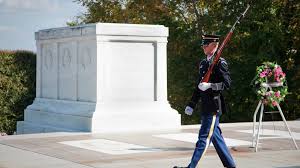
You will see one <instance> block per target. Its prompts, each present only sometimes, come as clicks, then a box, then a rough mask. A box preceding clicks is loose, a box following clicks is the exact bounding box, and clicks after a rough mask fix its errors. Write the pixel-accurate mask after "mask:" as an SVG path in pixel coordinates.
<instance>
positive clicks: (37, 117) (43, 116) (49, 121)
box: [24, 109, 92, 132]
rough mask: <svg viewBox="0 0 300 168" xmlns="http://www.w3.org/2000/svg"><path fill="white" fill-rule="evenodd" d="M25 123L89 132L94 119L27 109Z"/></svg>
mask: <svg viewBox="0 0 300 168" xmlns="http://www.w3.org/2000/svg"><path fill="white" fill-rule="evenodd" d="M24 121H26V122H30V123H33V124H37V125H42V126H43V125H48V126H53V127H55V128H64V129H67V130H76V131H83V132H89V131H91V122H92V118H91V117H87V116H81V115H74V114H65V113H56V112H47V111H37V110H32V109H26V110H25V113H24Z"/></svg>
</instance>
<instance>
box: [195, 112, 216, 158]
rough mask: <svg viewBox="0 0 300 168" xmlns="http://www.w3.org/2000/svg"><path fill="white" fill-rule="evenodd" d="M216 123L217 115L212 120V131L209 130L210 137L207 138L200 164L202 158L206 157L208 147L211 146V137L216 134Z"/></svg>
mask: <svg viewBox="0 0 300 168" xmlns="http://www.w3.org/2000/svg"><path fill="white" fill-rule="evenodd" d="M215 122H216V115H213V119H212V122H211V126H210V129H209V133H208V136H207V138H206V145H205V149H204V151H203V153H202V155H201V157H200V159H199V162H200V161H201V159H202V157H203V156H204V154H205V152H206V150H207V148H208V146H209V142H210V139H211V136H212V135H213V133H214V128H215Z"/></svg>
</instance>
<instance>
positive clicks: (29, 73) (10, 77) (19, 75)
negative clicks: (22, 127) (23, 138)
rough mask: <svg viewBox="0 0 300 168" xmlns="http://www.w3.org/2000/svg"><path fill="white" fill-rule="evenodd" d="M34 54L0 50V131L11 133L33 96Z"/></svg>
mask: <svg viewBox="0 0 300 168" xmlns="http://www.w3.org/2000/svg"><path fill="white" fill-rule="evenodd" d="M35 68H36V55H35V54H34V53H32V52H29V51H3V50H0V133H1V132H5V133H7V134H13V133H14V132H15V130H16V125H17V121H21V120H23V112H24V109H25V108H26V107H27V106H28V105H29V104H31V103H32V101H33V99H34V97H35V72H36V71H35Z"/></svg>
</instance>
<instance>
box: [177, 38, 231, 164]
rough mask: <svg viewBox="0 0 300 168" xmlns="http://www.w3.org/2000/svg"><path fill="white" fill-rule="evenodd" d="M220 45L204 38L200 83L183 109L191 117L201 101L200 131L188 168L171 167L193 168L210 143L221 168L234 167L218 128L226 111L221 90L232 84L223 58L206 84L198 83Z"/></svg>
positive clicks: (213, 40) (212, 39)
mask: <svg viewBox="0 0 300 168" xmlns="http://www.w3.org/2000/svg"><path fill="white" fill-rule="evenodd" d="M218 45H219V36H216V35H203V36H202V48H203V51H204V53H205V55H206V58H205V59H203V60H202V61H201V62H200V65H199V80H198V82H197V86H196V88H195V90H194V93H193V96H192V98H191V101H190V102H189V103H188V105H187V106H186V108H185V113H186V114H187V115H192V113H193V110H194V108H195V106H196V104H197V103H198V101H199V99H200V98H201V103H202V106H201V107H202V108H201V110H202V113H201V128H200V131H199V135H198V141H197V143H196V148H195V150H194V154H193V156H192V159H191V162H190V164H189V165H188V167H177V166H175V167H174V168H195V167H196V166H197V164H198V162H199V161H201V159H203V156H204V154H205V152H206V150H207V148H208V146H209V144H210V143H211V142H212V143H213V145H214V147H215V149H216V151H217V153H218V155H219V157H220V159H221V161H222V163H223V165H224V167H227V168H235V167H236V166H235V163H234V160H233V158H232V156H231V154H230V152H229V149H228V147H227V146H226V144H225V141H224V139H223V136H222V131H221V128H220V127H219V118H220V116H221V114H222V113H224V112H225V104H224V98H223V96H222V91H223V90H224V89H228V88H229V86H230V83H231V79H230V76H229V71H228V65H227V63H226V61H225V59H224V58H220V60H219V62H218V64H217V65H216V66H215V67H214V69H213V72H212V74H211V77H210V81H209V83H205V82H201V80H202V78H203V77H204V75H205V73H206V72H207V70H208V67H209V65H210V63H211V62H212V60H211V59H212V56H213V55H214V53H215V52H216V51H217V49H218Z"/></svg>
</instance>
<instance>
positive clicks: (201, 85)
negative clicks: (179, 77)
mask: <svg viewBox="0 0 300 168" xmlns="http://www.w3.org/2000/svg"><path fill="white" fill-rule="evenodd" d="M198 88H199V89H200V90H202V91H205V90H207V89H209V88H211V83H206V82H201V83H199V85H198Z"/></svg>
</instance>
